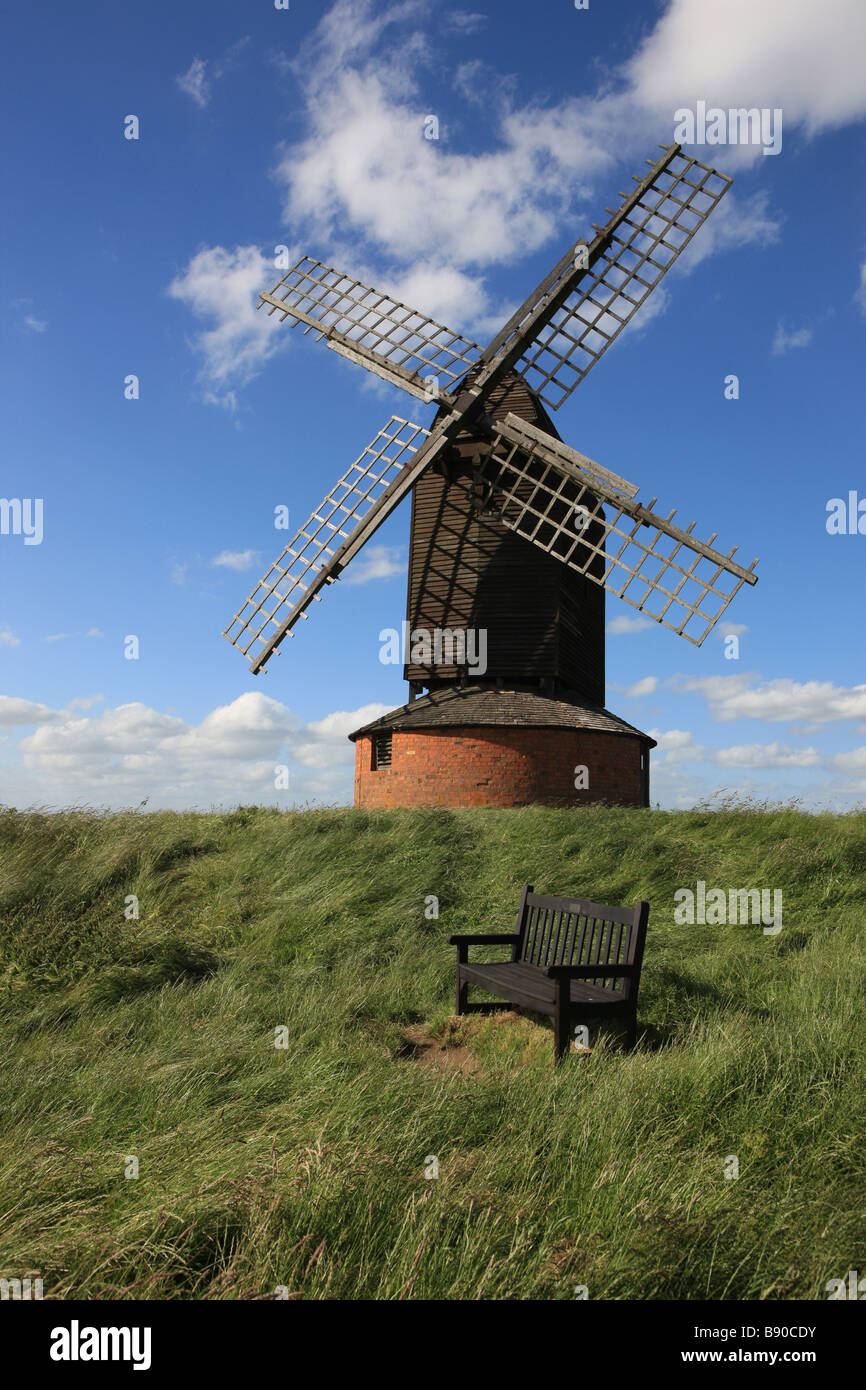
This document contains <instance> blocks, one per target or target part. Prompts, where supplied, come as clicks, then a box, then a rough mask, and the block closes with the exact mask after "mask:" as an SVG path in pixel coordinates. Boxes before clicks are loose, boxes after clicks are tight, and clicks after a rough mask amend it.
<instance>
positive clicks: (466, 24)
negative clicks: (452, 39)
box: [445, 10, 487, 34]
mask: <svg viewBox="0 0 866 1390" xmlns="http://www.w3.org/2000/svg"><path fill="white" fill-rule="evenodd" d="M445 23H446V25H447V26H448V28H449V29H456V30H457V31H458V32H459V33H461V34H474V33H475V31H476V30H477V29H482V28H483V27H484V25H485V24H486V23H487V15H486V14H472V13H470V12H469V11H466V10H451V11H450V12H449V13H448V14H446V15H445Z"/></svg>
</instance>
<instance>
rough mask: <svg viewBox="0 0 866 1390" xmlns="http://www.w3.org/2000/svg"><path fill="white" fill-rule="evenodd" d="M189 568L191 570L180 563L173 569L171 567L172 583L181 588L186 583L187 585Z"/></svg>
mask: <svg viewBox="0 0 866 1390" xmlns="http://www.w3.org/2000/svg"><path fill="white" fill-rule="evenodd" d="M188 568H189V567H188V566H187V565H182V564H181V563H180V561H177V562H176V563H175V564H173V565H172V567H171V582H172V584H176V585H177V586H178V587H180V586H181V585H183V584H185V583H186V572H187V569H188Z"/></svg>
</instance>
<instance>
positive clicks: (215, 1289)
mask: <svg viewBox="0 0 866 1390" xmlns="http://www.w3.org/2000/svg"><path fill="white" fill-rule="evenodd" d="M699 878H700V879H703V880H705V881H706V882H707V883H708V884H709V885H712V886H721V887H724V888H728V887H769V888H781V889H782V890H783V894H784V927H783V929H782V931H781V933H780V934H779V935H778V936H776V937H770V936H765V935H764V934H763V933H762V932H761V930H760V927H754V926H740V927H736V926H733V927H732V926H728V927H702V926H677V925H674V921H673V905H674V899H673V894H674V891H675V889H676V888H679V887H689V886H691V887H694V885H695V883H696V881H697V880H698V879H699ZM527 880H530V881H532V882H534V883H535V884H536V886H537V887H538V888H539V889H540V890H543V891H546V892H553V893H568V892H579V891H584V892H589V891H591V892H592V894H593V896H595V897H596V898H598V899H600V900H601V901H608V902H623V903H631V902H633V901H634V900H635V899H637V898H647V899H649V901H650V903H651V905H652V908H651V915H650V931H649V938H648V947H647V956H646V961H645V966H644V979H643V985H642V996H641V1008H640V1020H641V1025H642V1027H643V1028H644V1029H645V1030H646V1031H645V1036H644V1040H643V1042H642V1044H641V1046H640V1047H639V1048H638V1050H637V1051H636V1052H634V1053H632V1054H624V1053H623V1052H622V1051H621V1050H620V1048H619V1044H618V1038H617V1035H616V1034H615V1033H611V1034H599V1035H596V1034H595V1032H593V1036H592V1052H591V1054H590V1055H584V1056H577V1055H573V1056H572V1057H570V1058H569V1059H568V1060H567V1061H566V1063H565V1065H564V1066H563V1067H562V1068H561V1069H559V1071H558V1072H554V1069H553V1065H552V1053H553V1047H552V1041H551V1034H550V1031H549V1029H548V1028H546V1027H544V1026H542V1025H540V1024H538V1023H536V1022H534V1021H532V1020H530V1019H527V1018H520V1019H517V1020H514V1019H506V1020H502V1019H501V1018H497V1017H496V1016H492V1017H482V1016H473V1017H471V1018H468V1019H466V1020H458V1021H455V1020H453V1019H452V1018H451V1013H452V1009H453V1003H452V992H453V976H454V954H455V953H454V951H453V949H452V948H450V947H449V946H448V945H447V944H446V943H447V936H448V933H449V931H453V930H459V929H464V928H465V929H468V930H473V929H482V928H486V929H491V928H496V929H505V930H509V929H510V928H511V926H512V925H513V920H514V914H515V911H516V905H517V899H518V896H519V891H520V887H521V885H522V884H523V883H524V882H525V881H527ZM432 894H435V895H436V897H437V898H438V900H439V914H440V915H439V918H438V919H435V918H433V919H431V918H428V917H427V916H426V915H425V900H426V899H427V897H428V895H432ZM130 895H135V896H136V897H137V899H138V902H139V916H138V918H137V919H135V918H131V919H129V920H127V919H126V918H125V916H124V908H125V904H127V903H128V900H129V898H130ZM864 909H866V814H859V813H857V814H853V815H849V816H833V815H822V816H810V815H805V814H803V813H801V812H799V811H797V810H796V809H794V808H776V809H774V808H750V807H739V808H738V807H735V806H733V807H729V808H727V809H723V810H721V811H711V810H709V809H707V810H703V809H698V810H697V811H693V812H682V813H665V812H659V811H638V810H626V809H615V808H614V809H610V808H603V807H590V808H586V809H584V810H580V811H573V810H564V811H560V810H552V809H544V808H539V807H530V808H526V809H521V810H510V811H496V810H483V811H447V810H436V811H394V812H379V813H365V812H362V811H351V810H312V811H299V812H278V811H272V810H267V809H257V808H254V807H251V808H240V809H239V810H236V811H234V812H231V813H227V814H209V815H205V814H192V813H190V814H173V813H168V812H165V813H155V814H140V813H133V812H130V813H125V814H120V815H98V814H94V813H88V812H77V811H72V812H68V813H64V814H58V815H41V814H38V813H31V812H27V813H22V812H16V811H11V810H10V811H5V812H0V940H2V955H0V1015H2V1025H3V1036H4V1042H5V1058H4V1060H5V1065H4V1068H3V1071H2V1078H0V1112H2V1115H3V1126H2V1138H0V1213H2V1216H0V1275H2V1276H4V1277H15V1276H17V1277H23V1276H25V1275H27V1274H30V1275H36V1274H38V1275H41V1277H42V1278H43V1280H44V1287H45V1296H46V1297H49V1298H50V1297H58V1298H73V1297H75V1298H78V1297H81V1298H112V1297H113V1298H117V1297H120V1298H180V1299H188V1298H228V1299H231V1298H269V1297H274V1294H275V1290H277V1289H278V1288H280V1289H283V1290H284V1291H286V1292H287V1293H288V1296H289V1297H300V1298H332V1299H333V1298H338V1299H356V1298H377V1299H392V1298H393V1299H399V1298H437V1299H475V1298H495V1299H514V1298H521V1299H524V1298H543V1299H559V1298H561V1299H571V1298H573V1297H574V1296H575V1288H576V1286H578V1285H586V1286H587V1288H588V1290H589V1296H590V1297H591V1298H593V1299H598V1298H643V1299H665V1298H673V1299H698V1298H711V1299H746V1298H769V1299H775V1298H793V1299H814V1298H825V1297H826V1293H825V1285H826V1282H827V1280H829V1279H830V1278H834V1277H842V1276H844V1275H845V1273H846V1272H847V1270H848V1269H849V1268H851V1267H854V1268H858V1269H860V1270H861V1271H862V1270H864V1269H866V1248H864V1245H866V1241H864V1221H863V1215H864V1212H863V1205H864V1203H863V1195H862V1193H863V1187H862V1143H863V1137H862V1136H863V1133H864V1121H866V1088H864V1084H863V1058H864V1055H866V1020H864V1009H863V981H864V977H866V933H864ZM494 954H495V952H494ZM279 1028H284V1029H285V1030H287V1031H286V1038H287V1043H288V1045H287V1047H285V1048H278V1047H276V1046H275V1038H276V1036H277V1035H276V1033H275V1030H277V1029H279ZM419 1030H420V1032H421V1033H422V1034H424V1036H426V1037H427V1038H428V1040H429V1043H430V1046H429V1047H427V1048H426V1049H425V1050H424V1056H425V1060H426V1061H427V1062H429V1061H431V1060H432V1062H433V1065H427V1064H422V1062H421V1060H420V1051H421V1050H420V1049H419V1048H418V1047H417V1046H416V1045H414V1044H413V1043H412V1042H410V1041H408V1040H407V1039H409V1038H412V1037H417V1036H418V1034H419ZM451 1049H455V1050H458V1051H459V1053H460V1054H461V1055H466V1054H469V1055H471V1058H472V1062H473V1065H472V1067H471V1068H464V1067H458V1066H456V1065H455V1066H450V1065H449V1057H450V1056H451ZM455 1055H456V1052H455ZM730 1155H736V1157H737V1158H738V1160H739V1171H740V1176H739V1178H738V1179H737V1180H727V1179H726V1178H725V1176H724V1167H725V1161H726V1159H727V1158H728V1156H730ZM433 1156H436V1157H437V1158H438V1164H439V1176H438V1178H435V1179H431V1178H427V1177H425V1165H428V1164H429V1163H430V1160H431V1158H432V1157H433ZM132 1160H137V1165H138V1177H137V1178H135V1177H127V1176H126V1173H127V1172H132V1171H133V1170H134V1167H135V1164H134V1163H133V1162H132Z"/></svg>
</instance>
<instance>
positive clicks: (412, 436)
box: [223, 415, 428, 672]
mask: <svg viewBox="0 0 866 1390" xmlns="http://www.w3.org/2000/svg"><path fill="white" fill-rule="evenodd" d="M427 438H428V431H427V430H425V429H423V428H422V427H421V425H414V424H412V423H411V422H410V421H408V420H401V419H400V417H399V416H397V415H392V417H391V419H390V420H389V421H388V424H387V425H386V426H385V428H384V429H382V430H380V431H379V433H378V434H377V435H376V437H375V439H374V440H373V441H372V442H371V443H370V444H368V445H367V448H366V449H365V450H364V452H363V453H362V454H361V456H360V458H358V459H356V460H355V462H354V463H353V464H352V466H351V468H349V469H348V471H347V472H346V473H344V474H343V476H342V478H341V479H340V481H339V482H338V483H337V484H336V486H335V487H333V488H332V489H331V491H330V492H329V493H328V495H327V497H325V498H324V500H323V501H322V502H320V503H319V506H318V507H317V508H316V510H315V511H314V512H313V514H312V516H310V517H309V518H308V519H307V520H306V521H305V522H304V524H303V526H302V527H301V529H300V531H298V532H297V534H296V535H295V536H293V538H292V540H291V541H290V542H289V544H288V545H287V546H286V548H285V550H283V551H282V553H281V554H280V555H278V556H277V558H276V560H275V561H274V563H273V564H272V565H271V566H270V568H269V569H268V571H267V573H266V574H265V575H263V577H262V578H261V580H260V581H259V583H258V584H257V585H256V587H255V589H254V590H253V592H252V593H251V594H250V595H249V597H248V598H247V600H246V602H245V603H244V605H243V607H242V608H240V609H239V610H238V612H237V613H236V614H235V616H234V617H233V618H232V621H231V622H230V623H229V625H228V627H227V628H226V629H225V631H224V632H223V636H224V637H227V638H228V640H229V642H231V644H232V646H233V647H237V648H238V650H239V651H241V652H243V654H244V656H246V657H249V659H250V666H251V667H252V669H253V671H255V672H258V671H261V670H262V669H263V667H264V666H265V663H266V662H267V660H268V658H269V657H270V656H271V655H272V654H273V652H274V650H275V649H276V648H277V646H279V643H280V642H281V641H282V640H283V638H284V637H285V636H286V634H287V633H288V634H289V635H291V629H292V627H294V625H295V623H296V622H297V620H298V618H300V617H302V616H306V614H305V610H306V608H307V607H308V606H309V604H310V603H311V602H312V600H313V599H314V598H317V597H318V594H319V590H320V589H321V588H323V587H324V586H325V585H326V584H330V583H332V582H333V580H334V579H335V578H336V575H337V574H338V573H339V568H340V566H339V560H340V558H341V556H342V555H343V553H344V552H346V550H347V547H349V546H350V545H351V543H352V542H353V541H355V542H356V544H355V547H354V549H358V548H359V546H358V544H357V542H358V541H359V539H360V537H359V532H361V531H362V530H364V531H365V532H366V534H365V535H364V537H363V539H365V540H366V539H367V538H368V537H369V536H370V535H372V534H373V531H374V530H375V529H376V527H377V526H379V525H381V523H382V522H383V521H384V520H385V517H386V516H387V515H388V514H389V512H390V510H393V506H396V504H397V501H399V500H400V497H402V491H401V492H400V494H399V496H395V495H394V494H395V491H396V490H395V488H394V486H393V485H394V484H395V483H397V482H398V481H399V479H400V477H401V475H402V473H403V471H404V470H405V468H406V465H407V463H408V462H409V460H410V459H411V458H412V457H413V455H414V454H415V452H416V451H417V449H418V448H419V446H420V445H421V444H422V443H423V442H424V441H425V440H426V439H427ZM386 501H391V502H392V506H391V507H389V508H388V509H386V508H385V507H384V506H383V505H382V504H383V503H384V502H386ZM353 553H354V550H353Z"/></svg>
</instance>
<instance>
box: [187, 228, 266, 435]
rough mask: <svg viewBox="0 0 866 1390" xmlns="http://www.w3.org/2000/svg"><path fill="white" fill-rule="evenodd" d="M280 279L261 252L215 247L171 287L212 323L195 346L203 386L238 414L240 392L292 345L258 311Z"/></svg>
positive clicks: (212, 400) (214, 399)
mask: <svg viewBox="0 0 866 1390" xmlns="http://www.w3.org/2000/svg"><path fill="white" fill-rule="evenodd" d="M278 279H279V272H278V271H276V270H275V269H274V264H273V261H272V260H269V259H267V258H266V257H265V256H263V255H262V252H261V251H260V250H259V248H258V247H257V246H236V247H235V248H234V250H233V251H228V250H226V249H225V247H222V246H211V247H208V248H206V249H205V250H202V251H198V252H197V253H196V254H195V255H194V256H193V257H192V259H191V260H190V262H189V264H188V265H187V267H186V269H185V270H184V271H183V272H182V273H181V274H180V275H178V276H176V277H175V279H174V280H173V281H172V283H171V285H170V286H169V288H168V293H169V294H170V295H171V297H172V298H173V299H178V300H180V301H181V303H183V304H185V305H186V307H187V308H188V309H190V310H191V311H192V313H193V314H194V315H195V317H196V318H198V319H205V320H210V321H211V323H212V326H211V327H209V328H204V329H202V331H201V332H200V333H199V334H198V335H197V336H196V337H195V338H194V339H193V340H192V343H191V346H192V348H193V350H194V351H195V352H196V353H197V355H199V356H200V357H201V359H202V368H201V371H200V373H199V384H200V386H201V389H202V395H203V398H204V400H205V401H207V402H208V403H210V404H218V405H223V406H226V407H227V408H228V409H230V410H234V409H236V408H237V394H236V392H237V389H238V388H239V387H242V386H245V385H246V384H247V383H248V382H249V381H251V380H252V379H253V377H254V376H256V375H257V374H258V372H259V371H261V369H262V367H263V366H264V364H265V362H267V360H268V359H269V358H270V357H272V356H273V354H274V353H275V352H278V351H280V349H281V348H285V346H286V344H287V343H288V341H289V335H288V333H277V332H275V329H276V328H277V326H278V325H277V324H276V323H275V322H274V321H273V320H271V319H270V318H269V317H268V315H267V314H266V313H259V312H258V311H257V310H256V304H257V303H258V292H259V290H261V289H263V288H264V287H265V286H269V287H270V286H273V285H274V284H275V283H276V281H277V280H278Z"/></svg>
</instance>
